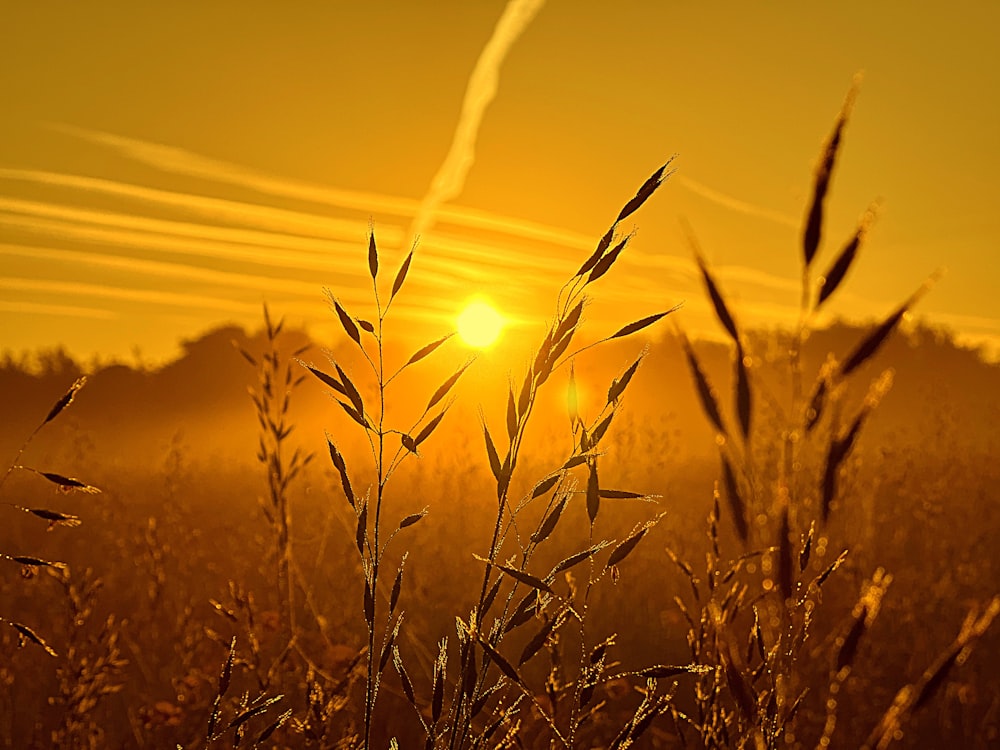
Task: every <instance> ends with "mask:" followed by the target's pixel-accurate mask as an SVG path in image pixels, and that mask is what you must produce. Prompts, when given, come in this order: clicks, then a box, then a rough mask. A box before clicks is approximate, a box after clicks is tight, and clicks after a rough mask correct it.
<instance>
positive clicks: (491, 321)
mask: <svg viewBox="0 0 1000 750" xmlns="http://www.w3.org/2000/svg"><path fill="white" fill-rule="evenodd" d="M456 326H457V328H458V335H459V338H461V339H462V341H463V342H464V343H465V344H466V346H470V347H472V348H473V349H487V348H489V347H490V346H492V345H493V344H495V343H496V340H497V339H498V338H499V337H500V333H501V332H502V331H503V328H504V319H503V316H502V315H501V314H500V312H499V311H498V310H497V309H496V308H495V307H494V306H493V305H492V304H490V302H489V301H488V300H485V299H482V298H477V299H472V300H470V301H469V302H468V303H466V305H465V307H464V308H462V312H461V313H459V315H458V320H457V321H456Z"/></svg>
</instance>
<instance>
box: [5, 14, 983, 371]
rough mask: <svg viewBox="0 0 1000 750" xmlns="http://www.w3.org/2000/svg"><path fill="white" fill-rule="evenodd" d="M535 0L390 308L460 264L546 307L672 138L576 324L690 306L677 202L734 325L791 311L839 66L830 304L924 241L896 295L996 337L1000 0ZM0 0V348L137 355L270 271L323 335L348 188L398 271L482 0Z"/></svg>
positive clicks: (250, 291)
mask: <svg viewBox="0 0 1000 750" xmlns="http://www.w3.org/2000/svg"><path fill="white" fill-rule="evenodd" d="M536 5H538V6H540V8H538V9H537V14H536V15H534V17H533V18H530V19H527V18H525V19H522V21H523V22H522V25H523V26H524V28H523V30H520V29H515V30H513V31H512V30H511V29H508V32H510V33H509V34H508V36H509V37H510V41H511V44H510V45H509V50H508V51H507V53H506V57H504V58H503V59H502V63H501V62H499V60H498V59H494V63H496V64H497V65H498V67H497V68H496V69H497V70H499V86H498V89H497V91H496V96H495V99H493V100H492V101H491V102H490V103H489V106H488V107H487V108H486V109H485V110H484V111H483V112H482V117H481V120H477V121H475V122H472V123H470V122H469V121H468V120H467V121H466V125H467V126H469V127H468V128H467V129H466V133H465V135H466V140H467V141H468V142H469V143H471V139H473V138H474V144H475V150H474V160H473V161H472V162H468V166H469V168H468V171H467V174H465V176H464V177H465V178H464V180H460V183H461V184H459V185H458V186H457V189H456V190H453V191H452V193H453V195H452V196H451V197H447V198H446V200H444V201H443V203H442V204H441V205H439V206H436V207H435V206H432V207H431V209H432V210H431V211H430V213H429V221H427V222H423V223H421V222H420V221H417V222H416V223H417V224H418V225H421V224H422V225H421V227H418V228H419V229H421V230H422V231H421V232H420V233H421V235H422V242H421V246H420V249H419V251H418V256H417V259H416V260H415V262H414V266H413V271H412V274H411V279H410V284H409V286H408V288H407V289H406V290H405V291H404V293H403V295H402V296H401V298H400V300H399V302H400V305H399V310H398V312H399V314H400V323H399V325H400V326H401V327H403V328H405V330H406V331H407V332H411V331H412V332H413V333H414V335H416V336H417V337H419V338H427V337H428V336H429V335H434V334H437V333H439V332H440V331H442V330H443V329H445V328H447V327H448V326H449V325H450V322H449V321H450V319H451V316H452V315H453V314H454V313H455V312H457V309H458V307H459V306H460V304H461V301H462V300H463V299H465V298H466V297H467V296H469V295H472V294H474V293H484V292H485V293H487V294H490V295H491V296H492V297H493V298H494V299H495V300H496V301H497V302H498V303H499V304H500V305H501V306H502V307H503V308H504V310H505V312H507V313H508V314H509V315H511V316H512V317H514V318H515V319H517V320H521V321H523V322H525V323H528V322H530V321H533V320H539V318H540V317H544V316H545V315H547V314H549V312H550V309H551V308H550V307H549V306H548V305H549V301H551V300H553V299H554V294H555V292H556V290H557V289H558V287H559V285H560V284H561V282H562V281H563V280H565V278H567V277H568V276H569V275H570V274H571V273H573V271H575V270H576V268H577V267H578V266H579V264H580V262H581V261H582V259H583V258H584V257H586V255H588V254H589V251H590V250H591V249H592V248H593V246H594V244H595V243H596V241H597V239H598V238H599V237H600V235H601V234H603V232H604V231H605V230H606V228H607V226H608V225H609V224H610V221H611V220H612V218H613V217H614V216H615V214H616V213H617V211H618V209H619V208H620V207H621V205H622V204H623V203H624V202H625V201H626V200H627V199H628V198H629V197H630V196H631V195H632V194H633V193H634V192H635V190H636V188H637V187H638V186H639V184H641V183H642V181H643V180H644V179H645V178H646V177H647V176H648V175H649V174H650V173H652V172H653V170H654V169H655V168H656V167H658V166H659V165H660V164H661V163H662V162H663V161H665V160H666V159H667V158H669V157H670V156H671V155H673V154H677V155H678V156H677V159H676V161H675V165H676V167H677V170H678V171H677V173H676V174H675V175H674V176H673V177H671V178H670V180H669V181H668V182H667V183H666V184H665V185H664V187H663V188H662V189H661V190H660V191H659V192H658V193H657V194H656V195H655V196H654V198H653V199H652V200H651V201H650V202H649V203H648V204H647V206H646V207H645V208H644V209H643V210H642V211H641V212H639V213H638V214H636V215H635V216H633V217H631V218H630V219H629V220H628V221H627V222H626V224H625V226H623V227H622V229H623V230H624V231H630V230H631V229H632V228H633V227H637V228H638V233H637V235H636V237H635V239H634V242H633V244H632V245H631V247H630V248H629V250H628V251H627V252H626V254H625V255H624V256H623V258H622V260H621V262H620V263H619V264H618V265H617V266H616V268H615V270H614V271H613V272H612V273H611V274H609V275H608V276H607V277H606V278H605V279H603V280H602V281H601V282H600V284H599V285H597V286H598V288H597V289H596V290H595V296H596V297H597V299H598V303H597V304H595V305H594V306H593V307H592V308H591V310H590V313H589V316H590V318H591V321H592V325H593V328H594V329H595V331H597V332H607V333H610V332H611V331H613V330H615V328H617V327H619V325H620V324H621V323H623V322H627V320H631V319H635V318H637V317H641V316H643V315H646V314H649V313H651V312H654V311H657V310H661V309H665V308H666V307H669V306H672V305H673V304H674V303H676V302H678V301H681V300H685V301H686V302H685V307H684V309H683V310H682V311H681V312H680V313H678V316H680V317H679V318H678V320H679V322H681V323H682V324H683V325H684V326H685V327H687V328H688V329H689V330H691V331H693V332H696V333H698V332H713V331H714V330H715V324H714V323H713V321H712V320H711V318H710V316H709V310H708V307H707V305H706V302H705V301H704V294H703V291H702V289H701V288H700V286H699V283H698V279H697V277H696V276H695V274H694V267H693V265H692V264H691V262H690V251H689V250H688V248H687V245H686V243H685V241H684V239H683V234H682V232H681V230H680V228H679V227H680V223H679V219H680V218H681V217H684V218H686V219H687V221H689V222H690V224H691V225H692V226H693V228H694V231H695V232H696V234H697V235H698V237H699V240H700V242H701V245H702V247H703V249H704V251H705V253H706V255H707V256H708V258H709V260H710V262H711V263H713V264H714V266H715V267H716V268H717V269H718V273H719V277H720V281H721V283H722V284H723V287H724V289H725V291H726V292H727V293H728V294H729V296H730V297H731V299H732V303H733V307H734V310H735V312H736V314H737V315H738V316H739V317H740V319H741V323H742V324H743V325H745V326H753V325H773V324H774V323H776V322H786V323H787V322H789V321H791V320H794V315H795V313H796V311H797V305H798V299H799V297H798V292H797V289H798V275H799V272H800V254H801V251H800V244H799V243H800V240H799V236H800V230H799V229H798V227H799V224H800V220H801V218H802V215H803V213H804V211H805V207H806V202H807V200H808V199H809V193H810V187H811V175H812V168H813V165H814V163H815V161H816V158H817V155H818V152H819V148H820V145H821V143H822V141H823V140H824V139H825V138H826V136H827V134H828V133H829V130H830V128H831V126H832V123H833V119H834V116H835V115H836V113H837V111H838V108H839V107H840V104H841V101H842V100H843V97H844V94H845V93H846V91H847V89H848V87H849V86H850V83H851V79H852V76H853V75H854V73H855V72H856V71H858V70H860V69H863V70H864V71H865V78H864V83H863V86H862V90H861V94H860V97H859V99H858V103H857V106H856V107H855V110H854V116H853V119H852V121H851V123H850V125H849V126H848V130H847V135H846V141H845V148H844V150H843V152H842V158H841V160H840V162H839V164H838V167H837V170H836V172H835V174H834V181H833V190H832V198H831V200H830V202H829V204H828V205H829V210H828V223H827V231H826V233H825V241H826V244H825V247H824V249H823V250H822V251H821V252H822V255H821V257H820V261H819V266H820V268H822V267H825V266H826V265H827V264H828V263H829V262H830V259H831V258H832V256H833V255H834V254H835V253H836V251H837V250H839V247H840V245H841V244H842V243H843V242H844V241H845V240H846V238H847V237H848V235H849V233H850V231H851V229H852V227H853V224H854V222H855V221H856V220H857V218H858V217H859V216H860V214H861V213H862V212H863V211H864V209H865V208H866V207H867V205H868V204H869V203H870V201H872V200H873V199H874V198H877V197H881V198H882V199H883V200H884V205H883V212H882V214H881V216H880V218H879V220H878V222H877V224H876V226H875V229H874V231H873V232H872V234H871V237H870V241H869V244H868V245H867V246H866V248H865V249H864V251H863V253H862V255H861V257H860V259H859V262H858V264H857V267H856V268H855V269H854V270H853V271H852V274H851V276H850V277H849V279H848V281H847V282H846V288H845V289H844V290H843V291H841V292H838V295H837V297H835V298H834V302H833V303H832V304H831V305H830V313H831V314H832V315H839V316H847V317H850V318H852V319H863V318H869V317H872V316H883V315H885V314H886V313H888V312H889V311H890V310H891V309H892V308H893V307H895V306H896V305H897V304H898V303H899V302H900V301H902V300H903V299H904V298H905V297H906V296H908V294H909V293H910V292H911V291H912V290H913V289H915V288H916V287H917V286H919V285H920V283H921V282H922V281H923V280H924V279H925V278H926V277H927V275H928V274H930V273H931V272H933V271H934V270H935V269H937V268H939V267H944V268H946V269H947V271H948V273H947V275H946V276H945V278H944V280H943V281H941V282H940V283H939V284H938V285H937V286H936V287H935V288H934V290H933V292H932V293H931V294H930V295H928V296H927V297H926V298H925V299H924V300H923V301H921V303H920V307H919V314H920V316H921V317H926V318H927V319H928V320H929V321H931V322H934V323H937V324H942V325H948V326H951V327H953V328H955V329H956V330H958V331H959V332H960V333H961V334H962V335H963V336H964V337H966V338H967V339H969V340H973V341H979V342H984V341H985V342H996V341H998V340H1000V303H998V302H997V301H996V300H997V297H996V294H995V291H996V290H997V289H998V288H1000V263H998V260H1000V247H998V240H1000V212H998V211H997V210H996V208H995V205H994V204H995V197H994V196H995V192H996V189H995V183H996V176H997V175H998V174H1000V148H998V146H997V138H996V133H998V132H1000V97H998V96H997V92H998V91H1000V59H998V56H997V53H996V47H995V40H994V36H995V32H996V29H997V28H1000V5H998V4H995V3H983V2H968V3H961V2H960V3H953V4H951V5H950V10H949V12H948V13H947V14H945V13H943V12H940V11H934V12H931V11H930V10H927V9H925V8H926V7H927V6H921V7H920V8H919V9H918V8H917V6H916V5H915V4H912V3H903V2H889V3H866V2H840V3H831V4H825V5H823V6H822V7H820V6H819V5H813V4H800V3H791V2H780V3H768V4H750V3H725V4H707V3H680V2H652V1H647V2H620V3H608V2H601V3H598V2H590V1H580V0H574V1H573V2H570V1H569V0H563V1H562V2H556V1H554V0H550V1H549V2H547V3H542V2H540V0H538V2H536ZM8 6H9V7H6V8H5V10H4V20H3V24H2V27H3V28H2V32H0V35H2V36H0V42H2V43H0V99H2V101H3V104H4V107H3V116H2V117H0V269H2V274H0V325H2V331H3V335H2V338H0V348H5V349H13V350H15V351H20V350H23V349H28V348H36V347H39V346H52V345H55V344H59V343H61V344H64V345H65V346H66V347H67V349H68V350H69V351H70V352H71V353H74V354H78V355H81V356H84V357H89V356H91V355H93V354H95V353H99V354H101V355H103V356H105V357H107V356H121V357H125V358H130V356H131V355H130V352H131V351H132V350H133V347H138V348H139V349H140V350H141V351H142V353H143V356H144V358H145V359H146V360H147V361H154V362H155V361H158V360H160V359H162V358H164V357H166V356H169V355H171V354H173V353H175V352H176V342H177V341H178V339H180V338H185V337H191V336H195V335H197V334H198V333H200V332H201V331H203V330H204V329H206V328H207V327H209V326H211V325H213V324H215V323H219V322H224V321H235V322H239V323H243V324H246V325H249V326H254V327H255V326H257V325H258V324H259V321H260V305H261V302H262V301H263V300H267V301H268V302H269V304H270V305H271V308H272V310H273V311H274V312H275V313H277V314H284V315H285V316H286V317H287V318H288V319H289V320H290V322H293V323H305V324H308V325H310V327H311V328H312V329H313V330H315V331H316V332H317V333H318V334H319V335H321V336H325V335H327V332H328V331H331V330H332V328H331V324H332V323H333V318H332V316H331V315H330V314H329V313H328V311H327V309H326V306H325V303H324V300H323V295H322V288H323V287H324V286H328V287H330V288H332V289H333V290H334V292H335V293H336V294H337V295H338V296H340V297H341V298H342V299H343V300H344V301H345V303H347V304H349V305H351V306H352V312H356V313H357V314H367V312H368V311H367V310H366V309H365V307H364V303H365V301H366V300H367V299H368V298H369V297H368V294H367V287H366V286H365V284H366V280H367V275H366V274H367V265H366V260H365V258H366V255H365V249H366V241H365V237H366V233H367V230H368V222H369V218H371V220H372V221H373V222H374V225H375V228H376V235H377V237H378V239H379V244H380V246H381V247H382V249H383V264H384V267H385V268H387V269H391V270H392V271H394V270H395V265H396V264H397V263H398V262H399V260H400V259H401V257H402V253H401V246H403V245H404V244H405V243H406V242H407V239H406V238H407V237H408V236H409V233H410V231H411V230H412V227H413V224H414V217H415V216H416V215H417V214H418V213H419V211H420V206H421V202H422V201H426V199H427V197H428V193H429V190H430V187H431V185H432V183H433V181H434V178H435V174H436V173H437V172H438V170H439V168H440V167H441V166H442V164H443V163H446V157H447V155H448V153H449V147H450V146H451V144H452V141H453V138H454V136H455V133H456V127H457V126H458V125H459V123H460V121H461V111H462V105H463V99H464V98H465V96H466V89H467V87H468V85H469V81H470V75H471V74H472V72H473V70H474V67H475V65H476V61H477V59H478V58H479V57H480V54H481V53H482V52H483V50H484V48H485V49H489V48H488V45H487V42H488V41H489V40H490V39H491V35H493V33H494V29H495V27H496V25H497V21H498V19H500V18H501V15H502V14H503V12H504V8H505V3H504V2H499V1H498V2H485V1H477V2H467V1H466V2H459V1H449V2H437V1H436V2H433V3H424V2H413V1H412V0H410V1H408V2H399V1H397V0H383V1H381V2H364V3H362V2H357V3H343V2H319V1H313V2H302V3H295V4H281V3H273V2H261V1H260V0H241V2H214V3H200V2H197V3H196V2H180V1H179V2H173V3H159V4H156V5H155V6H152V5H149V4H146V5H139V4H136V3H133V2H125V1H124V0H97V1H96V2H93V3H86V4H81V3H68V2H66V3H15V4H8ZM293 6H294V10H293V9H292V8H293ZM517 31H523V33H520V35H519V36H518V34H517ZM514 37H517V38H514ZM494 52H496V50H495V49H494ZM495 57H496V55H495ZM499 57H503V55H502V54H501V55H499ZM487 67H489V66H487ZM481 72H482V71H481ZM486 73H489V71H488V70H487V71H486ZM488 78H489V76H488V75H487V76H486V78H485V79H483V80H487V81H488ZM469 155H470V154H466V156H469ZM458 156H461V154H459V155H458ZM459 161H461V159H459ZM453 187H456V186H453ZM425 218H427V217H425ZM838 298H839V299H838ZM605 329H606V330H605ZM992 345H993V346H995V345H996V344H995V343H993V344H992Z"/></svg>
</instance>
